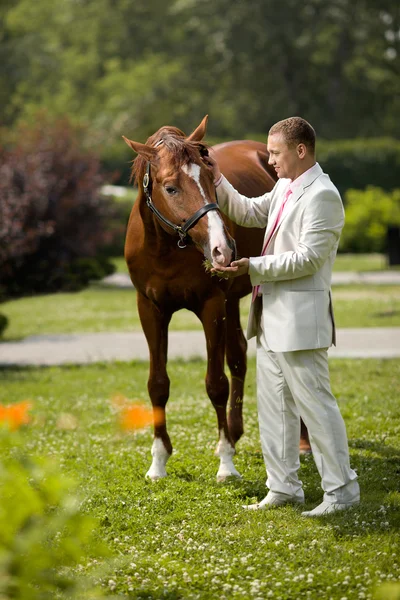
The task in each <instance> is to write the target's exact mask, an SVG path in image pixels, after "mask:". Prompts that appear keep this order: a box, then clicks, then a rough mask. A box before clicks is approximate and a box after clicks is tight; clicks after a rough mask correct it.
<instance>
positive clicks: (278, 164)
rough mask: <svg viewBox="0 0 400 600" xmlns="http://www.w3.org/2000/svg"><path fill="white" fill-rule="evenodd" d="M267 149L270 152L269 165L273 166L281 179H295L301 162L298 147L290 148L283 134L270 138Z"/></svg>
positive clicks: (276, 134)
mask: <svg viewBox="0 0 400 600" xmlns="http://www.w3.org/2000/svg"><path fill="white" fill-rule="evenodd" d="M267 148H268V152H269V159H268V163H269V164H270V165H272V166H273V167H274V169H275V171H276V174H277V175H278V177H279V179H282V178H288V179H294V178H295V177H296V176H297V172H298V168H299V163H300V162H301V160H300V156H299V152H298V146H297V147H296V146H293V147H290V148H289V147H288V145H287V143H286V141H285V138H284V137H283V135H282V134H281V133H275V134H273V135H270V136H268V142H267Z"/></svg>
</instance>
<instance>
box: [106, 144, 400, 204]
mask: <svg viewBox="0 0 400 600" xmlns="http://www.w3.org/2000/svg"><path fill="white" fill-rule="evenodd" d="M266 137H267V136H266V135H263V134H261V135H260V134H254V135H249V136H248V138H249V139H255V140H259V141H262V142H265V141H266ZM138 141H141V142H144V141H145V140H138ZM224 141H228V140H221V139H217V138H212V137H211V136H210V137H208V136H207V137H206V142H207V143H208V144H210V145H214V144H217V143H220V142H224ZM124 146H125V147H124ZM132 158H134V157H133V156H132V152H131V151H130V150H129V148H127V146H126V145H125V144H123V142H122V140H121V142H120V143H119V144H117V143H114V144H111V145H110V146H108V147H107V148H106V149H105V150H104V151H103V154H102V156H101V160H102V164H103V167H104V168H106V169H107V170H108V171H110V172H111V171H112V172H118V173H119V177H118V178H117V180H116V183H117V184H119V185H124V186H126V185H128V182H129V173H130V163H131V160H132ZM317 160H318V162H319V163H320V165H321V167H322V168H323V169H324V171H325V172H326V173H328V174H329V176H330V178H331V179H332V181H333V182H334V184H335V185H336V186H337V188H338V189H339V191H340V192H341V194H342V195H344V194H345V192H346V191H347V190H348V189H359V190H363V189H365V188H366V187H367V186H369V185H373V186H377V187H380V188H382V189H384V190H388V191H389V190H392V189H394V188H396V187H399V185H400V140H396V139H392V138H372V139H354V140H335V141H327V140H317Z"/></svg>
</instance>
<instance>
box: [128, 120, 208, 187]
mask: <svg viewBox="0 0 400 600" xmlns="http://www.w3.org/2000/svg"><path fill="white" fill-rule="evenodd" d="M161 143H162V144H163V145H164V146H165V147H166V148H168V150H169V151H170V152H171V154H172V158H173V159H174V160H175V161H176V163H177V167H178V168H179V167H180V166H181V165H184V164H187V163H188V162H194V161H195V160H197V159H198V157H199V150H200V152H202V151H203V152H204V150H206V149H207V145H206V144H204V142H192V141H188V140H187V138H186V136H185V134H184V133H183V131H181V130H180V129H178V128H177V127H169V126H166V127H161V129H159V130H158V131H156V133H153V135H151V136H150V137H149V139H148V140H147V141H146V146H153V147H155V146H157V145H158V144H161ZM206 153H207V152H206ZM147 162H148V161H147V159H146V158H144V157H143V156H140V154H139V155H138V156H137V157H136V158H135V159H134V161H133V162H132V169H131V181H135V182H136V183H138V182H139V181H141V180H142V179H143V177H144V174H145V171H146V167H147Z"/></svg>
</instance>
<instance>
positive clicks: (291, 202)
mask: <svg viewBox="0 0 400 600" xmlns="http://www.w3.org/2000/svg"><path fill="white" fill-rule="evenodd" d="M322 173H323V171H322V169H321V167H320V166H319V164H318V163H316V164H315V165H314V167H312V169H310V172H309V173H307V174H306V176H305V177H304V181H302V182H301V184H300V185H298V186H296V187H295V189H294V191H293V192H292V194H291V196H290V197H289V199H288V201H287V205H286V206H285V208H284V210H283V213H282V216H281V218H280V221H279V223H278V225H277V227H276V229H275V231H274V233H273V235H272V237H271V239H270V240H269V242H268V246H269V245H270V244H271V242H272V240H273V239H274V238H275V236H276V234H277V232H278V231H279V229H280V227H281V225H282V223H283V221H284V220H285V219H286V217H287V216H288V215H289V214H290V213H291V212H292V210H293V207H294V206H295V204H296V202H298V200H300V198H301V197H302V196H303V195H304V194H305V193H306V192H307V191H308V188H309V187H310V186H311V185H312V184H313V183H314V181H315V180H316V179H318V177H320V175H322ZM286 190H287V188H285V193H286ZM278 210H279V209H278ZM273 222H274V223H275V221H273ZM271 227H272V225H271ZM267 233H268V232H267ZM266 239H267V237H266Z"/></svg>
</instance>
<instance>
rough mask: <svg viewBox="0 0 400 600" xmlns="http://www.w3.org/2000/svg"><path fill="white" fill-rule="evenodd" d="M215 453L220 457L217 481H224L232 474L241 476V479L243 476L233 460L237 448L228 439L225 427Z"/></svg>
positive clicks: (220, 433)
mask: <svg viewBox="0 0 400 600" xmlns="http://www.w3.org/2000/svg"><path fill="white" fill-rule="evenodd" d="M215 454H216V455H217V456H218V457H219V459H220V465H219V469H218V473H217V481H224V480H225V479H226V478H227V477H232V476H233V477H239V479H241V478H242V476H241V475H240V473H239V472H238V471H237V470H236V468H235V465H234V464H233V460H232V459H233V457H234V455H235V448H233V447H232V446H231V444H230V442H229V441H228V440H227V439H226V437H225V434H224V431H223V429H221V431H220V432H219V442H218V444H217V448H216V450H215Z"/></svg>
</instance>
